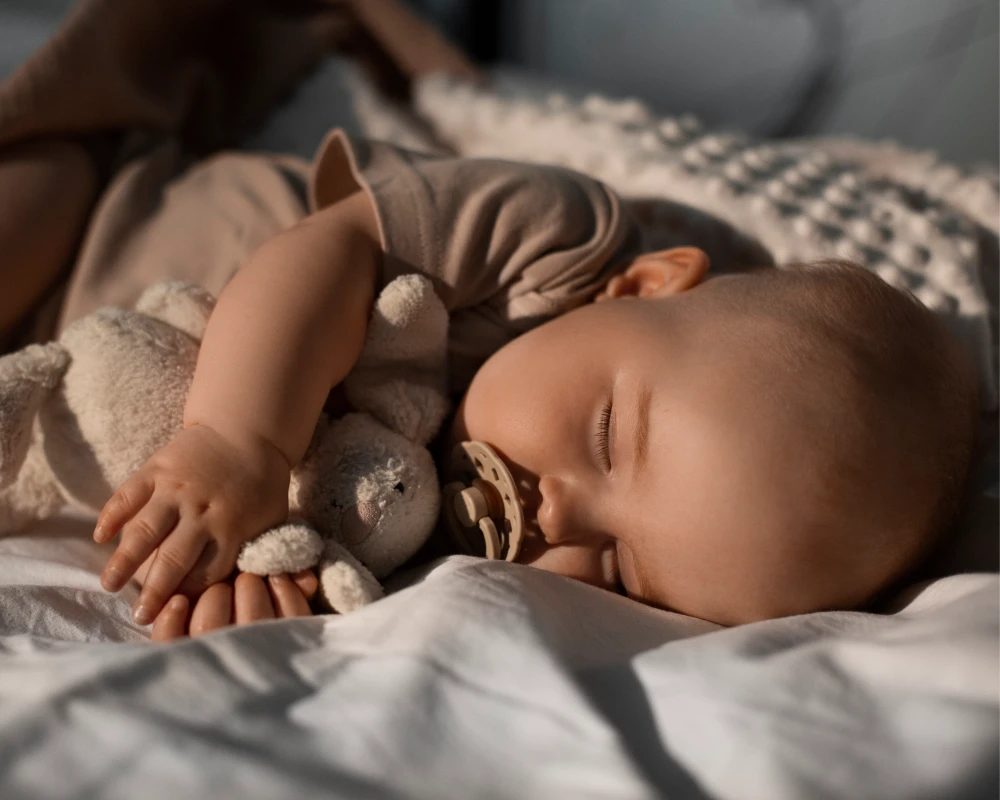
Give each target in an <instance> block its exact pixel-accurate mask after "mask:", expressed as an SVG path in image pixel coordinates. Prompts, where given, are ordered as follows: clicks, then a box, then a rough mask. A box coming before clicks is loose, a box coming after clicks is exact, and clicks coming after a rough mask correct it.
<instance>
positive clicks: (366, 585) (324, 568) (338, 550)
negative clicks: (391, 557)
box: [319, 541, 383, 614]
mask: <svg viewBox="0 0 1000 800" xmlns="http://www.w3.org/2000/svg"><path fill="white" fill-rule="evenodd" d="M319 591H320V594H321V595H322V597H323V599H324V600H325V601H326V603H327V604H328V605H329V606H330V608H332V609H333V610H334V611H336V612H338V613H339V614H346V613H348V612H349V611H355V610H356V609H359V608H361V607H362V606H366V605H368V604H369V603H374V602H375V601H376V600H379V599H381V597H382V594H383V592H382V585H381V584H380V583H379V582H378V581H377V580H375V577H374V576H373V575H372V574H371V573H370V572H369V571H368V569H367V568H366V567H365V566H364V564H362V563H361V562H360V561H358V560H357V559H356V558H355V557H354V556H352V555H351V554H350V553H349V552H348V551H347V550H346V549H344V547H343V546H342V545H340V544H338V543H337V542H333V541H328V542H327V543H326V547H325V548H324V550H323V557H322V558H321V559H320V564H319Z"/></svg>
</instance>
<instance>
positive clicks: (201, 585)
mask: <svg viewBox="0 0 1000 800" xmlns="http://www.w3.org/2000/svg"><path fill="white" fill-rule="evenodd" d="M288 480H289V466H288V462H287V461H286V460H285V458H284V456H283V455H282V454H281V452H280V451H278V450H277V449H276V448H275V447H273V446H272V445H270V444H269V443H267V442H263V441H259V442H253V441H249V440H248V441H246V442H243V441H236V440H234V439H231V438H228V437H226V436H223V435H222V434H220V433H218V432H216V431H215V430H213V429H212V428H210V427H208V426H205V425H194V426H192V427H189V428H185V429H184V430H182V431H181V432H180V433H179V434H177V436H176V437H175V438H174V439H173V440H172V441H171V442H170V443H169V444H168V445H166V446H165V447H163V448H161V449H160V450H158V451H157V452H156V453H154V454H153V456H152V457H151V458H150V459H149V460H148V461H147V462H146V463H145V464H143V466H142V467H141V468H140V469H139V471H138V472H136V473H134V474H133V475H132V476H131V477H130V478H129V479H128V480H126V481H125V483H123V484H122V485H121V486H120V487H119V488H118V491H117V492H115V494H114V496H112V498H111V499H110V500H108V502H107V503H106V504H105V506H104V509H103V510H102V511H101V514H100V516H99V517H98V520H97V527H96V529H95V531H94V539H95V540H96V541H98V542H106V541H109V540H110V539H112V538H114V536H115V535H116V534H117V533H118V532H119V531H121V541H120V542H119V543H118V548H117V550H115V552H114V555H112V556H111V559H110V560H109V561H108V564H107V566H106V567H105V568H104V573H103V574H102V575H101V584H102V585H103V586H104V588H105V589H107V590H108V591H109V592H117V591H118V590H119V589H121V588H122V587H123V586H124V585H125V584H126V583H127V582H128V580H129V578H131V577H132V575H133V574H134V573H135V571H136V569H137V568H138V567H139V565H140V564H142V563H143V562H144V561H145V560H146V559H147V558H148V557H149V556H151V555H152V554H153V553H154V551H155V553H156V555H155V558H153V559H152V563H151V564H150V566H149V570H148V572H147V573H146V575H145V579H144V581H143V583H144V585H143V589H142V592H141V594H140V595H139V599H138V600H137V601H136V604H135V608H134V609H133V617H134V618H135V621H136V622H138V623H139V624H140V625H147V624H149V623H150V622H152V621H153V619H154V618H155V617H156V615H157V613H159V611H160V610H161V609H162V608H163V606H164V605H165V604H166V602H167V599H168V598H169V597H170V596H171V595H172V594H173V593H174V592H175V591H180V592H182V593H184V594H189V595H197V594H201V592H202V591H204V590H205V589H207V588H208V587H209V586H211V585H212V584H214V583H218V582H219V581H221V580H224V579H225V578H227V577H228V576H229V574H230V573H231V572H232V571H233V568H234V567H235V566H236V558H237V556H238V555H239V550H240V547H241V546H242V545H243V543H244V542H246V541H247V540H248V539H251V538H253V537H254V536H256V535H257V534H258V533H260V532H261V531H263V530H266V529H267V528H270V527H273V526H275V525H278V524H280V523H282V522H284V521H285V519H286V518H287V516H288Z"/></svg>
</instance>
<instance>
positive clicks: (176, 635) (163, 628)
mask: <svg viewBox="0 0 1000 800" xmlns="http://www.w3.org/2000/svg"><path fill="white" fill-rule="evenodd" d="M190 607H191V603H190V602H189V601H188V599H187V598H186V597H185V596H184V595H182V594H175V595H174V596H173V597H171V598H170V602H169V603H167V605H166V608H164V609H163V611H161V612H160V613H159V614H157V615H156V621H155V622H154V623H153V632H152V639H153V641H154V642H169V641H170V640H171V639H180V638H181V637H182V636H185V635H186V634H187V621H188V610H189V609H190Z"/></svg>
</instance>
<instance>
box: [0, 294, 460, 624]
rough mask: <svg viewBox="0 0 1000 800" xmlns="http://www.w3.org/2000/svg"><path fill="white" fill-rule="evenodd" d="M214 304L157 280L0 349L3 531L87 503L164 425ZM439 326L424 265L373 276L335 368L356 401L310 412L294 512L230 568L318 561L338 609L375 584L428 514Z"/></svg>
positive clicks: (180, 402)
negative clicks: (312, 422)
mask: <svg viewBox="0 0 1000 800" xmlns="http://www.w3.org/2000/svg"><path fill="white" fill-rule="evenodd" d="M213 306H214V299H213V298H212V297H211V296H210V295H208V294H207V293H206V292H204V291H203V290H201V289H199V288H198V287H195V286H192V285H190V284H181V283H160V284H156V285H155V286H153V287H151V288H150V289H149V290H147V291H146V292H145V293H144V294H143V295H142V297H140V299H139V302H138V304H137V307H136V309H135V310H134V311H127V310H124V309H118V308H105V309H101V310H99V311H97V312H94V313H93V314H89V315H87V316H85V317H83V318H82V319H80V320H78V321H77V322H75V323H74V324H72V325H71V326H70V327H69V328H67V329H66V331H64V333H63V334H62V336H61V337H60V339H59V340H58V341H56V342H51V343H48V344H45V345H30V346H28V347H27V348H25V349H24V350H21V351H18V352H16V353H11V354H10V355H7V356H4V357H2V358H0V531H2V532H4V533H13V532H16V531H18V530H20V529H22V528H24V527H25V526H26V525H28V524H30V523H32V522H35V521H38V520H41V519H44V518H46V517H48V516H51V515H52V514H53V513H54V512H56V511H57V510H58V509H60V508H61V507H62V506H63V505H64V504H66V503H69V504H71V505H74V506H76V507H77V508H79V509H83V510H86V511H90V512H92V513H96V512H97V511H99V510H100V508H101V507H102V506H103V505H104V503H105V502H107V500H108V499H109V498H110V496H111V494H112V492H113V491H114V489H115V488H116V487H118V486H119V485H120V484H121V483H122V482H123V481H124V480H125V479H126V478H127V477H128V476H129V475H130V474H131V473H132V472H134V471H135V470H136V469H138V468H139V467H140V466H141V465H142V464H143V463H144V462H145V461H146V459H148V458H149V457H150V456H151V455H152V454H153V453H154V452H155V451H156V450H157V449H159V448H160V447H162V446H163V445H164V444H166V443H167V442H168V441H169V440H170V439H171V438H172V436H173V435H174V433H175V432H176V431H177V430H178V429H179V428H180V426H181V420H182V417H183V409H184V401H185V398H186V396H187V391H188V387H189V386H190V383H191V378H192V376H193V374H194V367H195V363H196V361H197V354H198V346H199V343H200V340H201V336H202V333H203V332H204V328H205V324H206V323H207V320H208V315H209V314H210V313H211V309H212V307H213ZM447 328H448V316H447V313H446V312H445V309H444V306H443V305H442V304H441V301H440V300H439V299H438V298H437V295H436V294H435V293H434V291H433V288H432V287H431V283H430V281H429V280H427V279H426V278H423V277H421V276H418V275H407V276H403V277H400V278H398V279H396V280H394V281H392V282H391V283H389V284H388V285H387V286H386V287H385V289H383V290H382V292H381V294H380V295H379V297H378V298H377V300H376V303H375V307H374V309H373V311H372V316H371V320H370V322H369V326H368V332H367V339H366V342H365V346H364V349H363V352H362V356H361V358H360V359H359V361H358V363H357V365H356V366H355V367H354V369H353V370H352V372H351V373H350V375H349V376H348V377H347V379H346V380H345V385H346V388H347V393H348V397H349V399H350V400H351V402H352V407H353V408H354V409H355V413H350V414H347V415H345V416H344V417H342V418H340V419H336V420H330V419H327V418H326V417H323V418H321V420H320V422H319V424H318V425H317V428H316V432H315V434H314V436H313V440H312V442H311V443H310V446H309V449H308V451H307V452H306V455H305V457H304V458H303V460H302V463H301V464H299V465H298V466H297V467H296V469H295V470H293V473H292V480H291V485H290V487H289V506H290V509H291V512H292V515H293V518H291V519H290V520H289V524H287V525H282V526H280V527H278V528H274V529H271V530H269V531H265V532H264V533H262V534H261V535H260V536H259V537H258V538H257V539H254V540H252V541H250V542H248V543H247V544H246V545H245V546H244V548H243V551H242V553H241V554H240V558H239V561H238V566H239V568H240V569H241V570H243V571H244V572H254V573H257V574H261V575H267V574H277V573H283V572H296V571H298V570H301V569H305V568H307V567H313V566H317V565H318V574H319V579H320V588H321V593H322V596H323V597H324V599H325V600H326V602H327V604H328V605H329V606H330V607H331V608H333V609H334V610H337V611H341V612H343V611H351V610H354V609H356V608H358V607H360V606H362V605H365V604H367V603H369V602H371V601H373V600H375V599H377V598H379V597H381V595H382V588H381V586H380V585H379V583H378V581H377V580H376V578H382V577H385V576H386V575H388V574H389V573H390V572H392V571H393V570H394V569H396V568H397V567H398V566H400V565H401V564H402V563H404V562H405V561H406V560H407V559H408V558H410V556H412V555H413V554H414V553H415V552H416V551H417V550H418V549H419V548H420V546H421V545H422V544H423V543H424V542H425V541H426V539H427V537H428V536H429V535H430V533H431V531H432V530H433V528H434V524H435V522H436V521H437V516H438V510H439V487H438V483H437V475H436V471H435V467H434V462H433V460H432V458H431V455H430V452H429V451H428V450H427V448H426V445H427V443H428V442H429V441H430V440H431V438H432V437H433V436H434V435H435V434H436V433H437V430H438V427H439V426H440V424H441V421H442V420H443V418H444V415H445V413H446V410H447V400H446V396H445V381H446V375H445V347H446V341H447ZM359 412H364V413H359Z"/></svg>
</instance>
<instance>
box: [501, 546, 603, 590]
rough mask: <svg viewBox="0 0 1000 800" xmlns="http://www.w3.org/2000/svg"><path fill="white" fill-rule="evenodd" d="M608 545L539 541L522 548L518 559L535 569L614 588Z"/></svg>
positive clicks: (597, 585) (600, 587) (599, 586)
mask: <svg viewBox="0 0 1000 800" xmlns="http://www.w3.org/2000/svg"><path fill="white" fill-rule="evenodd" d="M607 551H608V548H606V547H604V548H600V547H594V546H587V545H554V546H549V545H546V544H544V542H543V543H542V545H541V546H540V547H539V548H538V549H534V548H532V547H530V546H528V547H526V548H525V554H524V556H523V557H518V559H517V560H518V561H519V562H521V563H523V564H528V565H530V566H532V567H535V568H536V569H542V570H545V571H546V572H552V573H555V574H556V575H564V576H565V577H567V578H572V579H573V580H577V581H580V582H582V583H586V584H589V585H591V586H596V587H598V588H599V589H608V590H610V591H617V590H618V584H617V581H616V579H615V575H614V568H613V566H612V564H611V562H610V561H609V559H608V557H607V556H606V555H605V554H606V552H607Z"/></svg>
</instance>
